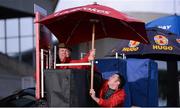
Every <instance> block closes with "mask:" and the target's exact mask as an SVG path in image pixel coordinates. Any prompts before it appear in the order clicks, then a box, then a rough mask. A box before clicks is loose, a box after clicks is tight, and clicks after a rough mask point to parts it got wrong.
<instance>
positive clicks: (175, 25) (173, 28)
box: [146, 15, 180, 36]
mask: <svg viewBox="0 0 180 108" xmlns="http://www.w3.org/2000/svg"><path fill="white" fill-rule="evenodd" d="M179 25H180V16H178V15H171V16H166V17H161V18H158V19H155V20H153V21H151V22H149V23H147V24H146V26H147V27H158V28H162V29H166V30H168V31H170V32H172V33H175V34H176V35H178V36H180V26H179Z"/></svg>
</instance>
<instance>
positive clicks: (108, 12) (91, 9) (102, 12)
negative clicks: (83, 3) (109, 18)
mask: <svg viewBox="0 0 180 108" xmlns="http://www.w3.org/2000/svg"><path fill="white" fill-rule="evenodd" d="M83 10H86V11H90V12H96V13H100V14H110V11H105V10H99V9H96V8H86V7H84V8H83Z"/></svg>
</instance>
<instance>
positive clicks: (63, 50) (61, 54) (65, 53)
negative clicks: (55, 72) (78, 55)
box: [59, 48, 70, 61]
mask: <svg viewBox="0 0 180 108" xmlns="http://www.w3.org/2000/svg"><path fill="white" fill-rule="evenodd" d="M67 57H70V51H69V49H67V48H59V58H60V60H61V61H63V60H64V59H65V58H67Z"/></svg>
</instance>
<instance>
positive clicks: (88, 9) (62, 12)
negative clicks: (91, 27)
mask: <svg viewBox="0 0 180 108" xmlns="http://www.w3.org/2000/svg"><path fill="white" fill-rule="evenodd" d="M80 10H85V11H89V12H96V13H99V14H110V11H106V10H100V9H96V8H86V7H83V8H75V9H71V10H67V11H61V12H57V13H55V14H54V16H59V15H62V14H67V13H71V12H75V11H80Z"/></svg>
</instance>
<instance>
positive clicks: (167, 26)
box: [158, 25, 172, 30]
mask: <svg viewBox="0 0 180 108" xmlns="http://www.w3.org/2000/svg"><path fill="white" fill-rule="evenodd" d="M171 27H172V25H164V26H158V28H161V29H166V30H168V29H170V28H171Z"/></svg>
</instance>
